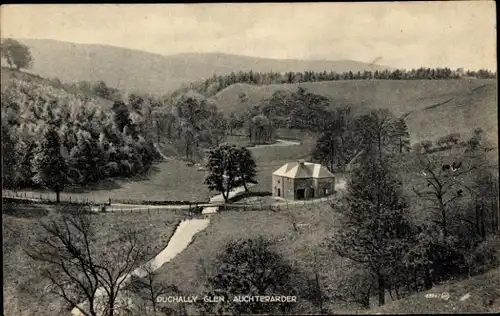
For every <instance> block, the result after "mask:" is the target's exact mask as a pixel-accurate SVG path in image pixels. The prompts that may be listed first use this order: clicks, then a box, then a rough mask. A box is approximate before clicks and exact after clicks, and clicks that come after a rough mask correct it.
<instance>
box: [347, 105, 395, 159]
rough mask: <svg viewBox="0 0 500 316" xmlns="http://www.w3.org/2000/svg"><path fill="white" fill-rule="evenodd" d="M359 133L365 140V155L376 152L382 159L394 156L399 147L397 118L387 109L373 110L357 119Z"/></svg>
mask: <svg viewBox="0 0 500 316" xmlns="http://www.w3.org/2000/svg"><path fill="white" fill-rule="evenodd" d="M356 127H357V130H358V133H359V135H360V137H361V139H362V140H363V149H364V154H365V155H371V154H373V153H376V154H377V155H378V156H379V157H378V159H379V160H381V159H382V158H383V157H388V156H392V154H394V152H395V151H396V148H397V149H399V148H398V147H399V146H398V143H397V142H396V141H397V140H398V138H397V137H396V136H398V135H397V134H396V133H395V130H396V129H395V120H394V117H393V115H392V114H391V112H390V111H389V110H387V109H378V110H373V111H371V112H370V113H368V114H366V115H362V116H360V117H358V118H357V120H356Z"/></svg>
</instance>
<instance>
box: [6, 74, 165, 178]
mask: <svg viewBox="0 0 500 316" xmlns="http://www.w3.org/2000/svg"><path fill="white" fill-rule="evenodd" d="M4 116H5V119H4ZM2 118H3V119H4V123H5V124H6V125H5V127H4V125H2V127H3V128H5V129H8V130H9V133H8V136H5V137H9V138H10V139H11V143H14V149H15V150H14V151H13V152H12V153H11V154H12V155H14V156H15V157H18V158H17V159H16V163H15V165H14V166H10V168H11V169H10V171H9V172H10V174H13V175H14V176H13V177H11V178H10V179H7V178H5V177H4V186H6V187H17V188H25V187H32V186H34V185H36V183H33V181H32V177H33V176H34V174H32V169H33V172H35V169H38V170H40V168H35V167H36V166H35V163H36V161H38V160H37V159H34V158H35V154H37V152H39V149H40V148H39V146H38V145H37V144H42V143H43V142H44V139H46V137H45V136H44V135H48V134H47V133H48V131H49V130H50V131H51V134H50V135H52V137H53V138H54V139H52V140H51V142H52V143H51V144H46V146H60V148H57V149H56V148H55V147H54V148H46V149H45V150H46V151H47V150H53V152H51V153H54V155H55V154H56V152H59V151H60V155H61V157H62V158H63V159H62V160H61V166H63V165H64V164H66V165H67V169H60V170H61V171H65V170H67V178H68V181H69V184H72V185H73V184H79V185H82V184H88V183H90V182H94V181H96V180H99V179H105V178H109V177H116V176H128V175H133V174H137V173H142V172H146V171H147V170H149V168H150V166H151V165H152V163H153V161H154V160H155V159H156V158H157V157H158V154H157V151H156V150H155V148H154V146H153V143H152V142H151V141H150V140H147V139H150V137H149V136H148V132H149V130H148V128H147V127H148V125H147V124H149V121H150V117H149V115H148V113H144V112H137V111H134V110H132V109H130V108H129V106H128V105H125V104H123V103H122V104H120V106H119V107H115V108H114V109H113V111H112V112H111V113H110V112H107V111H105V110H104V109H103V108H102V105H100V104H98V103H97V102H96V101H95V100H93V99H88V98H86V97H82V96H80V95H78V94H73V93H69V92H68V91H66V90H64V89H59V88H54V87H52V86H50V85H46V84H42V83H38V82H35V81H25V80H18V79H12V80H10V81H9V83H8V84H7V86H6V88H5V91H4V92H3V93H2ZM55 133H57V138H58V140H57V142H56V140H55ZM58 159H60V158H58ZM39 166H41V165H40V164H39ZM54 170H57V169H54ZM42 178H43V177H41V178H37V179H38V180H40V179H42ZM6 180H8V181H6ZM38 180H37V183H40V184H41V183H42V182H43V181H38Z"/></svg>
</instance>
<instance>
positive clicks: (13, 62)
mask: <svg viewBox="0 0 500 316" xmlns="http://www.w3.org/2000/svg"><path fill="white" fill-rule="evenodd" d="M0 48H1V54H2V58H5V59H6V60H7V63H8V64H9V66H10V67H12V66H15V67H16V68H17V69H21V68H30V67H31V65H32V63H33V57H32V56H31V52H30V50H29V47H28V46H26V45H23V44H21V43H19V42H18V41H16V40H14V39H11V38H8V39H5V40H3V41H2V43H1V46H0Z"/></svg>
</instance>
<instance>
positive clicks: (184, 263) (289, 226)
mask: <svg viewBox="0 0 500 316" xmlns="http://www.w3.org/2000/svg"><path fill="white" fill-rule="evenodd" d="M294 220H295V222H296V223H297V224H305V225H303V226H302V225H300V226H299V232H298V233H297V232H295V231H294V229H293V221H294ZM335 222H336V213H335V212H333V211H332V209H331V207H330V206H329V205H328V204H316V205H306V206H303V205H301V206H298V205H297V206H295V207H294V208H291V209H289V211H285V210H281V211H279V212H272V211H268V210H262V211H247V212H224V213H219V214H217V215H216V216H214V217H212V222H211V223H210V226H209V227H208V228H207V229H206V230H204V231H203V232H201V233H199V234H197V235H196V236H195V238H194V240H193V242H192V243H191V245H190V246H189V247H188V248H187V249H185V250H184V251H183V252H182V253H180V254H179V255H178V256H177V257H175V258H174V259H173V260H172V261H170V262H169V263H168V264H166V265H164V266H163V267H161V268H160V269H159V270H158V272H159V277H160V278H161V279H163V280H164V281H165V282H169V283H174V284H176V285H177V286H178V287H179V288H180V289H181V290H182V291H184V293H185V295H201V294H202V293H203V291H204V290H205V284H204V282H205V280H206V277H207V276H208V275H209V274H210V273H211V271H212V269H213V267H214V266H213V265H214V262H215V261H214V260H215V257H216V255H217V254H218V253H219V252H221V251H223V249H224V247H225V245H226V244H227V243H228V242H229V241H234V240H236V239H245V238H254V237H257V236H264V237H265V238H268V239H270V240H272V241H274V242H275V243H276V244H275V249H276V251H278V252H279V253H281V254H282V255H283V256H284V257H285V259H286V260H287V261H289V262H290V263H292V264H293V265H294V266H296V267H298V268H300V269H302V270H303V271H304V273H305V274H306V275H307V277H309V278H312V277H313V273H312V265H313V264H314V261H315V260H317V261H318V264H319V265H320V266H321V269H320V271H321V272H320V276H321V278H322V279H323V280H325V279H326V280H328V279H329V278H331V277H334V276H333V275H332V273H334V271H336V270H337V269H338V268H339V260H338V258H336V257H335V256H333V257H332V256H331V254H332V253H331V251H330V250H328V249H327V248H326V247H325V246H324V245H323V241H324V240H325V238H327V236H329V234H330V232H331V230H332V227H333V225H335ZM242 223H245V224H244V225H243V226H242ZM310 308H312V307H310ZM329 308H330V309H331V311H337V312H342V311H345V309H344V308H348V310H351V311H353V310H357V308H356V306H349V307H345V306H343V305H340V304H338V302H330V306H329ZM311 311H312V312H314V311H315V310H314V309H309V312H311ZM305 312H306V311H305ZM316 312H317V311H316Z"/></svg>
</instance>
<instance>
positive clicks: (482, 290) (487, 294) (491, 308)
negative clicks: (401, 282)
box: [368, 268, 500, 315]
mask: <svg viewBox="0 0 500 316" xmlns="http://www.w3.org/2000/svg"><path fill="white" fill-rule="evenodd" d="M443 293H448V294H449V298H448V299H442V298H441V297H440V296H441V295H442V294H443ZM429 294H430V295H429ZM435 294H437V295H438V296H439V297H430V296H431V295H435ZM467 294H469V295H468V296H466V295H467ZM445 295H446V294H445ZM426 296H427V297H426ZM498 312H500V269H499V268H495V269H493V270H491V271H489V272H487V273H485V274H483V275H478V276H475V277H472V278H470V279H467V280H463V281H458V282H449V283H447V284H443V285H440V286H436V287H434V288H433V289H431V290H429V291H425V292H420V293H415V294H413V295H410V296H409V297H406V298H404V299H400V300H397V301H394V302H390V303H388V304H386V305H384V306H382V307H379V308H376V309H374V310H370V311H369V312H368V313H369V314H372V315H373V314H375V313H382V314H401V313H402V314H414V313H417V314H448V313H474V314H478V313H498Z"/></svg>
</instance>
